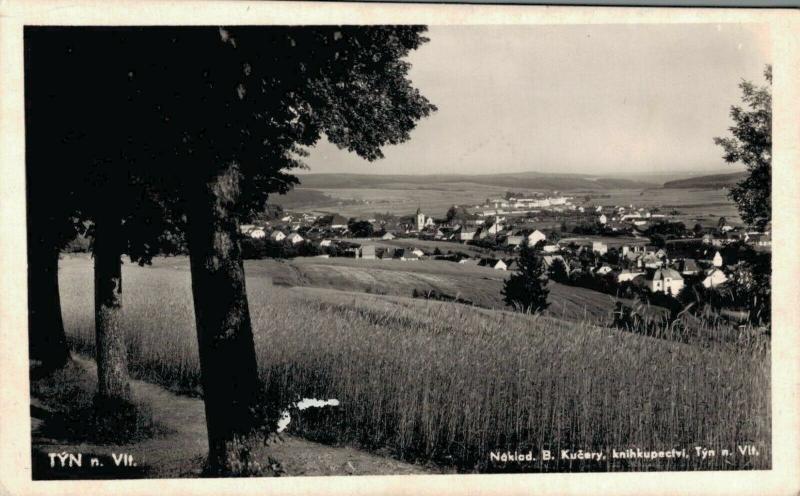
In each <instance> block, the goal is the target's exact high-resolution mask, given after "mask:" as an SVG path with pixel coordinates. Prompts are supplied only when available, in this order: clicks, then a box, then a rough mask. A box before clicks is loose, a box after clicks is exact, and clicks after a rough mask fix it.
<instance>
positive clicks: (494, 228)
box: [486, 222, 505, 234]
mask: <svg viewBox="0 0 800 496" xmlns="http://www.w3.org/2000/svg"><path fill="white" fill-rule="evenodd" d="M503 229H505V227H504V226H503V224H500V223H499V222H495V223H493V224H492V225H491V226H489V228H488V229H486V232H487V234H497V233H499V232H502V231H503Z"/></svg>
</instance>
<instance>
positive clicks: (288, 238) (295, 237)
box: [286, 232, 303, 245]
mask: <svg viewBox="0 0 800 496" xmlns="http://www.w3.org/2000/svg"><path fill="white" fill-rule="evenodd" d="M286 241H288V242H290V243H292V244H293V245H296V244H298V243H302V242H303V237H302V236H300V235H299V234H297V233H296V232H293V233H291V234H290V235H288V236H286Z"/></svg>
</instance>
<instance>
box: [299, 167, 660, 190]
mask: <svg viewBox="0 0 800 496" xmlns="http://www.w3.org/2000/svg"><path fill="white" fill-rule="evenodd" d="M298 178H299V179H300V185H299V187H300V188H310V189H330V188H336V189H343V188H348V189H349V188H384V189H409V188H418V187H420V186H428V187H431V186H435V185H445V184H458V183H462V184H463V183H470V184H481V185H485V186H500V187H508V188H517V189H543V190H558V191H569V190H606V189H647V188H653V187H657V184H654V183H649V182H644V181H636V180H630V179H621V178H611V177H597V176H590V175H585V174H544V173H538V172H521V173H511V174H480V175H469V174H452V175H445V174H433V175H399V174H398V175H394V174H392V175H373V174H302V175H298Z"/></svg>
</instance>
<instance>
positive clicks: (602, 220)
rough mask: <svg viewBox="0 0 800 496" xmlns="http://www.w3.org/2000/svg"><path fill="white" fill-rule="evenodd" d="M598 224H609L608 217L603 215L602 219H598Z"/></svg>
mask: <svg viewBox="0 0 800 496" xmlns="http://www.w3.org/2000/svg"><path fill="white" fill-rule="evenodd" d="M597 222H599V223H601V224H605V223H606V222H608V217H606V214H602V215H600V217H598V218H597Z"/></svg>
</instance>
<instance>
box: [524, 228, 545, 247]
mask: <svg viewBox="0 0 800 496" xmlns="http://www.w3.org/2000/svg"><path fill="white" fill-rule="evenodd" d="M546 239H547V236H546V235H545V233H543V232H542V231H540V230H538V229H537V230H535V231H533V232H532V233H530V234H528V246H535V245H536V243H538V242H539V241H544V240H546Z"/></svg>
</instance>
